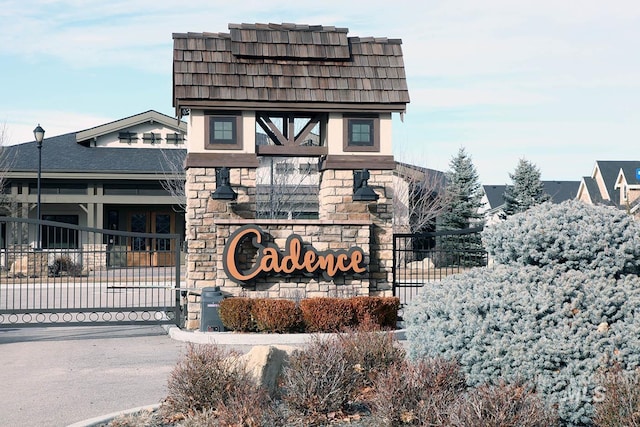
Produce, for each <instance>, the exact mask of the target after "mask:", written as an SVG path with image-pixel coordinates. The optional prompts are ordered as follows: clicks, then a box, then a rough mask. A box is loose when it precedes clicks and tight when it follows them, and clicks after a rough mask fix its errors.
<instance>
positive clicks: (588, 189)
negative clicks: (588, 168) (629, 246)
mask: <svg viewBox="0 0 640 427" xmlns="http://www.w3.org/2000/svg"><path fill="white" fill-rule="evenodd" d="M577 198H578V200H580V201H582V202H585V203H588V204H593V205H610V206H616V207H617V208H619V209H626V210H627V211H628V212H629V213H631V214H633V215H634V216H637V215H638V209H639V208H640V160H598V161H596V164H595V166H594V168H593V172H592V173H591V176H585V177H583V178H582V181H581V182H580V188H579V189H578V196H577Z"/></svg>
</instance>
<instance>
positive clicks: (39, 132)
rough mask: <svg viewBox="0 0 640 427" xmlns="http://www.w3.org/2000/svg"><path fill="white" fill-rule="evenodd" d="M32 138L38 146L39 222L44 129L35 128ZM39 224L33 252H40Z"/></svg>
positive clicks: (37, 213) (37, 215) (37, 211)
mask: <svg viewBox="0 0 640 427" xmlns="http://www.w3.org/2000/svg"><path fill="white" fill-rule="evenodd" d="M33 136H34V137H35V138H36V144H37V146H38V202H37V204H36V217H37V220H38V221H40V175H42V140H44V129H42V127H40V124H38V127H36V128H35V129H34V130H33ZM40 228H41V226H40V223H39V222H38V223H37V225H36V246H35V250H38V251H39V250H42V243H41V242H40Z"/></svg>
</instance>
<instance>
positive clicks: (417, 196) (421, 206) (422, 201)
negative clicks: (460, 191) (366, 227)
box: [393, 162, 452, 233]
mask: <svg viewBox="0 0 640 427" xmlns="http://www.w3.org/2000/svg"><path fill="white" fill-rule="evenodd" d="M393 188H394V197H393V211H394V215H393V230H394V232H396V233H419V232H424V231H432V230H434V229H435V223H436V219H437V218H438V216H439V215H440V214H441V213H442V212H444V211H445V210H447V209H448V208H449V205H450V203H451V201H452V197H451V194H450V193H448V192H446V177H445V174H444V173H442V172H439V171H436V170H432V169H427V168H422V167H419V166H414V165H410V164H406V163H401V162H398V163H397V164H396V171H395V177H394V181H393Z"/></svg>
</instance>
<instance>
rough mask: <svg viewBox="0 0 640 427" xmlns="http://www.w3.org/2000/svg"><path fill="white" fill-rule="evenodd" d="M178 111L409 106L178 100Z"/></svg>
mask: <svg viewBox="0 0 640 427" xmlns="http://www.w3.org/2000/svg"><path fill="white" fill-rule="evenodd" d="M174 103H176V104H177V106H176V111H178V112H179V111H180V109H181V108H191V109H194V110H230V109H231V110H253V111H292V110H294V111H298V112H303V111H308V112H322V113H342V112H351V113H353V112H356V113H357V112H369V113H404V112H406V111H407V104H405V103H396V104H349V103H344V104H340V103H334V102H324V103H323V102H274V101H233V100H232V101H215V100H193V99H182V100H180V99H176V100H175V102H174Z"/></svg>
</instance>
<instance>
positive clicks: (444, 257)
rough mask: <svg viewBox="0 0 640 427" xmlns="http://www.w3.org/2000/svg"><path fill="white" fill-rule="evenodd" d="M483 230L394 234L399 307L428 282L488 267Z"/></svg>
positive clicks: (394, 271) (394, 272)
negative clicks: (483, 244) (482, 237)
mask: <svg viewBox="0 0 640 427" xmlns="http://www.w3.org/2000/svg"><path fill="white" fill-rule="evenodd" d="M481 231H482V227H479V228H469V229H466V230H452V231H438V232H432V233H418V234H411V233H407V234H394V235H393V295H394V296H396V297H398V298H400V303H401V304H402V306H404V305H406V304H407V303H409V302H410V301H411V300H412V299H413V298H414V297H415V296H416V295H417V294H418V292H419V291H420V288H422V287H423V286H425V285H426V284H427V283H429V282H435V281H440V280H441V279H443V278H444V277H446V276H448V275H450V274H455V273H460V272H463V271H465V270H467V269H469V268H472V267H480V266H486V265H487V252H486V251H485V250H484V248H483V247H482V239H481V236H480V233H481Z"/></svg>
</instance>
